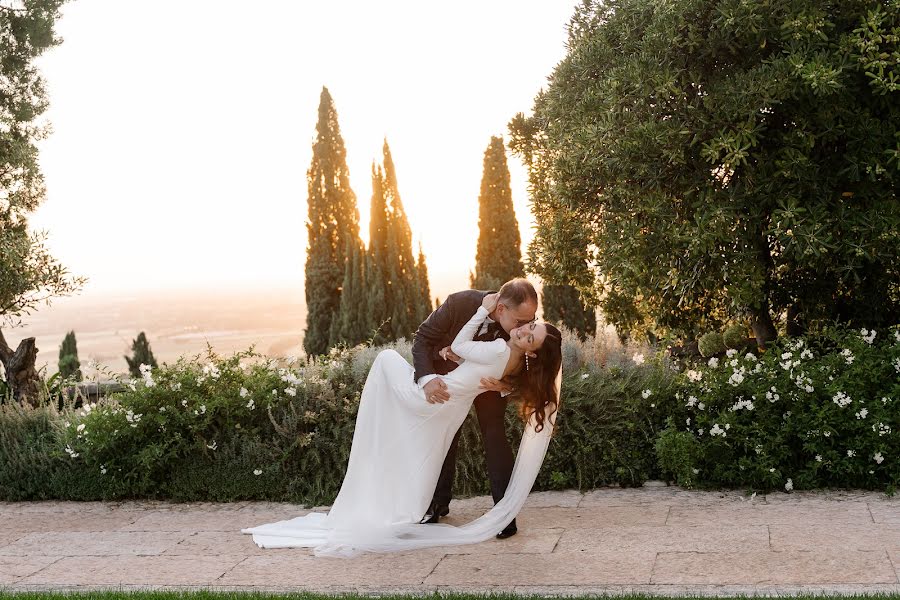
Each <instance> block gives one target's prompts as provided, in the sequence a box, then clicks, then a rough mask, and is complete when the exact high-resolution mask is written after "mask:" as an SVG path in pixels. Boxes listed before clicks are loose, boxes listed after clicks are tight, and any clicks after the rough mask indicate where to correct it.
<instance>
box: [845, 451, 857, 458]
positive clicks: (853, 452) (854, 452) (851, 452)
mask: <svg viewBox="0 0 900 600" xmlns="http://www.w3.org/2000/svg"><path fill="white" fill-rule="evenodd" d="M847 456H851V457H852V456H856V450H847Z"/></svg>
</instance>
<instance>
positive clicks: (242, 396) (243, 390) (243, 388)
mask: <svg viewBox="0 0 900 600" xmlns="http://www.w3.org/2000/svg"><path fill="white" fill-rule="evenodd" d="M249 393H250V392H248V391H247V388H245V387H242V388H241V398H246V397H247V394H249Z"/></svg>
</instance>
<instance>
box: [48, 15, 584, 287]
mask: <svg viewBox="0 0 900 600" xmlns="http://www.w3.org/2000/svg"><path fill="white" fill-rule="evenodd" d="M574 5H575V2H574V1H569V0H565V1H554V0H543V1H535V0H527V1H523V0H491V1H489V2H487V1H484V0H481V1H472V0H464V1H457V2H453V3H426V2H413V1H404V2H399V1H382V2H371V1H362V0H354V1H345V2H325V1H320V2H307V1H300V0H297V1H288V0H279V1H275V0H256V1H254V2H246V1H245V2H236V1H233V0H178V1H177V2H172V1H167V0H153V1H148V0H127V1H123V0H73V1H72V2H70V3H69V4H67V5H65V6H64V7H63V10H62V18H61V19H60V21H59V22H58V25H57V31H58V33H59V34H60V35H61V36H62V37H63V39H64V42H63V43H62V45H60V46H58V47H56V48H54V49H52V50H51V51H49V52H47V53H46V54H45V55H44V56H42V57H40V59H39V60H38V61H37V64H38V66H39V67H40V69H41V70H42V72H43V74H44V76H45V79H46V82H47V89H48V93H49V99H50V108H49V110H48V111H47V112H46V113H45V117H46V118H47V119H48V120H49V121H50V123H51V125H52V133H51V135H50V136H49V137H48V138H47V139H45V140H42V141H41V142H40V144H39V147H40V161H41V167H42V170H43V172H44V175H45V178H46V183H47V189H48V194H47V198H46V200H45V201H44V203H43V204H42V205H41V206H40V207H39V209H38V210H37V211H36V212H35V213H33V215H32V216H31V218H30V223H31V227H32V229H33V230H46V231H47V232H48V234H49V239H48V240H47V246H48V247H49V249H50V251H51V253H52V254H53V255H54V256H55V257H56V258H57V259H58V260H59V261H60V262H61V263H62V264H63V265H65V266H66V267H67V268H68V270H69V272H70V273H72V274H74V275H79V276H84V277H87V278H88V280H89V281H88V283H87V284H86V285H85V287H84V289H83V293H121V292H135V291H141V290H150V289H208V290H216V289H222V290H226V289H227V290H235V291H241V292H246V291H252V290H254V289H257V288H258V289H260V290H265V289H268V288H273V287H274V288H293V289H302V286H303V267H304V263H305V251H306V244H307V235H306V227H305V221H306V214H307V207H306V197H307V188H306V170H307V169H308V167H309V163H310V159H311V156H312V141H313V137H314V133H315V123H316V117H317V107H318V102H319V95H320V92H321V89H322V86H327V87H328V89H329V91H330V92H331V95H332V96H333V98H334V101H335V105H336V108H337V111H338V119H339V123H340V127H341V132H342V134H343V137H344V141H345V144H346V148H347V155H348V165H349V169H350V180H351V185H352V188H353V190H354V192H355V193H356V196H357V200H358V202H359V208H360V216H361V226H362V230H363V236H364V238H367V237H368V220H369V219H368V212H369V201H370V197H371V190H372V186H371V165H372V161H373V160H378V161H379V162H380V160H381V147H382V143H383V141H384V139H385V138H387V141H388V143H389V145H390V147H391V152H392V154H393V159H394V163H395V165H396V168H397V175H398V182H399V188H400V196H401V199H402V200H403V203H404V207H405V209H406V212H407V215H408V218H409V221H410V227H411V229H412V231H413V236H414V244H416V245H418V243H419V242H421V243H422V245H423V248H424V250H425V254H426V257H427V264H428V268H429V274H430V278H431V285H432V294H433V295H437V296H440V297H442V298H443V297H446V295H447V294H448V293H450V292H452V291H454V290H457V289H465V288H467V287H468V283H469V282H468V274H469V271H470V270H471V269H473V268H474V264H475V250H476V242H477V237H478V192H479V187H480V182H481V171H482V161H483V157H484V151H485V149H486V148H487V146H488V143H489V142H490V138H491V136H492V135H502V136H503V137H504V140H507V141H508V131H507V123H508V122H509V120H510V119H511V118H512V117H513V116H514V115H515V114H516V113H518V112H525V113H526V114H527V113H529V112H530V110H531V107H532V105H533V100H534V96H535V95H536V94H537V93H538V91H539V90H540V89H541V88H542V87H543V86H545V85H546V83H547V77H548V76H549V75H550V74H551V73H552V71H553V68H554V67H555V66H556V64H557V63H558V62H559V61H560V60H562V58H563V57H564V55H565V37H566V36H565V26H566V23H567V22H568V19H569V17H570V15H571V12H572V10H573V7H574ZM507 157H508V160H509V166H510V172H511V177H512V194H513V201H514V205H515V210H516V215H517V217H518V219H519V225H520V229H521V233H522V237H523V247H522V251H523V253H524V251H525V248H526V247H527V243H528V241H529V240H531V238H532V237H533V232H532V228H533V218H532V216H531V213H530V209H529V203H528V196H527V171H526V170H525V168H524V166H523V165H522V163H521V161H520V159H519V158H518V157H516V156H514V155H512V154H511V153H509V152H508V153H507Z"/></svg>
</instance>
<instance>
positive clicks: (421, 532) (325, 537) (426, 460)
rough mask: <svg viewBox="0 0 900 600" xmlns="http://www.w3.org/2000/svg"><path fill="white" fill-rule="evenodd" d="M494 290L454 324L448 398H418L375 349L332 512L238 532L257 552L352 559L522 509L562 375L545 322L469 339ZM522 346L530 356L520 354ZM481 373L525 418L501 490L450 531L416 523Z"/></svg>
mask: <svg viewBox="0 0 900 600" xmlns="http://www.w3.org/2000/svg"><path fill="white" fill-rule="evenodd" d="M496 306H497V294H488V295H487V296H485V298H484V301H483V303H482V305H481V306H480V307H479V308H478V310H477V311H476V312H475V314H474V315H473V316H472V318H471V319H470V320H469V322H468V323H466V325H465V326H463V328H462V329H461V330H460V332H459V334H458V335H457V336H456V339H455V340H454V341H453V343H452V344H451V349H452V350H453V352H455V353H456V354H457V355H458V356H460V357H461V358H462V359H463V361H462V362H461V364H460V366H459V367H458V368H457V369H455V370H453V371H452V372H450V373H449V374H448V375H445V376H443V380H444V382H445V383H446V384H447V391H448V392H449V393H450V400H449V401H447V402H444V403H443V404H430V403H428V402H426V401H425V396H424V392H423V391H422V389H421V388H420V387H419V386H418V385H417V384H416V383H415V381H414V380H413V372H414V369H413V367H412V365H410V364H409V363H408V362H407V361H406V359H404V358H403V357H402V356H401V355H400V354H398V353H397V352H396V351H395V350H384V351H382V352H380V353H379V354H378V356H377V357H376V359H375V362H374V363H373V364H372V369H371V371H370V372H369V375H368V377H367V379H366V383H365V386H364V387H363V391H362V396H361V398H360V405H359V412H358V415H357V417H356V429H355V431H354V433H353V444H352V446H351V449H350V459H349V462H348V465H347V473H346V475H345V476H344V481H343V483H342V485H341V490H340V492H339V493H338V496H337V498H336V499H335V501H334V504H333V505H332V507H331V510H330V511H329V512H328V513H327V514H326V513H310V514H307V515H303V516H299V517H295V518H293V519H289V520H285V521H278V522H275V523H268V524H265V525H258V526H256V527H249V528H245V529H241V532H242V533H249V534H253V541H254V542H255V543H256V544H257V545H258V546H259V547H260V548H286V547H307V548H313V553H314V554H315V555H316V556H355V555H357V554H360V553H362V552H391V551H399V550H411V549H414V548H424V547H429V546H445V545H457V544H471V543H476V542H482V541H485V540H487V539H489V538H491V537H493V536H494V535H495V534H496V533H497V532H498V531H500V530H501V529H503V528H504V527H505V526H506V525H507V524H508V523H509V522H510V521H512V519H513V518H515V516H516V514H517V513H518V512H519V510H520V509H521V508H522V506H523V504H524V503H525V499H526V498H527V496H528V494H529V492H530V491H531V487H532V485H533V484H534V480H535V478H536V477H537V474H538V471H539V470H540V466H541V463H542V462H543V460H544V455H545V453H546V451H547V445H548V444H549V442H550V437H551V434H552V432H553V426H554V423H555V417H556V411H557V409H558V408H559V393H560V386H561V380H562V352H561V335H560V332H559V330H558V329H557V328H556V327H554V326H553V325H550V324H549V323H534V322H532V323H528V324H526V325H523V326H521V327H517V328H515V329H513V330H512V331H510V332H509V338H510V339H509V341H508V342H507V341H505V340H503V339H495V340H493V341H490V342H478V341H472V338H473V337H474V336H475V333H476V331H478V329H479V327H480V326H481V324H482V322H483V321H484V319H485V317H487V315H488V314H489V313H491V312H492V311H493V310H494V309H495V308H496ZM526 352H529V353H531V354H532V355H536V358H528V357H526ZM482 377H491V378H495V379H502V378H504V377H507V378H508V379H511V380H512V381H513V382H514V383H515V385H516V388H517V390H518V391H517V392H516V394H517V395H519V396H520V397H521V402H522V415H523V418H524V419H526V425H525V431H524V434H523V436H522V442H521V444H520V446H519V451H518V453H517V455H516V462H515V466H514V467H513V473H512V477H511V479H510V482H509V486H508V487H507V489H506V493H505V495H504V496H503V498H502V500H500V501H499V502H498V503H497V504H495V505H494V507H493V508H492V509H491V510H490V511H488V512H487V513H486V514H484V515H482V516H481V517H479V518H478V519H476V520H474V521H472V522H470V523H467V524H465V525H462V526H459V527H456V526H452V525H448V524H427V525H426V524H420V523H419V521H420V519H421V518H422V515H423V514H425V512H426V510H427V509H428V506H429V503H430V502H431V499H432V494H433V493H434V489H435V485H436V483H437V480H438V477H439V475H440V471H441V466H442V464H443V462H444V457H445V455H446V454H447V450H448V448H449V446H450V443H451V442H452V441H453V437H454V435H455V433H456V431H457V430H458V429H459V427H460V426H461V425H462V423H463V421H464V420H465V418H466V415H467V414H468V413H469V408H470V406H471V405H472V402H473V400H474V399H475V396H477V395H478V394H480V393H481V392H483V391H484V390H483V389H479V385H480V382H481V378H482Z"/></svg>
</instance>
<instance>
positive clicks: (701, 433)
mask: <svg viewBox="0 0 900 600" xmlns="http://www.w3.org/2000/svg"><path fill="white" fill-rule="evenodd" d="M704 431H706V430H705V429H703V428H702V427H701V428H700V429H698V430H697V435H703V432H704Z"/></svg>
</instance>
